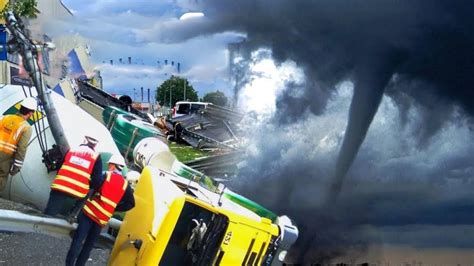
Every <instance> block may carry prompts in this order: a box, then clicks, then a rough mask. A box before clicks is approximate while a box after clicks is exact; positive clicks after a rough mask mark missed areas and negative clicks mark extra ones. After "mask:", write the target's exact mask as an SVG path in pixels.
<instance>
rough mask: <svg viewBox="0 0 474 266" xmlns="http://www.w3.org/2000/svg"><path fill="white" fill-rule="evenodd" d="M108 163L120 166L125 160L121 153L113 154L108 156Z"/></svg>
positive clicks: (123, 164)
mask: <svg viewBox="0 0 474 266" xmlns="http://www.w3.org/2000/svg"><path fill="white" fill-rule="evenodd" d="M108 163H113V164H115V165H119V166H122V167H124V166H125V160H124V159H123V157H122V155H117V154H113V155H112V157H110V159H109V161H108Z"/></svg>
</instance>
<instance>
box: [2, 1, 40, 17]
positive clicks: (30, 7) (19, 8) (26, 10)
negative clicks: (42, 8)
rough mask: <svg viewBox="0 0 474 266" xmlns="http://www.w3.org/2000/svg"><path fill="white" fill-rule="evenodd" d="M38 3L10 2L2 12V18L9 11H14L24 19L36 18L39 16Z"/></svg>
mask: <svg viewBox="0 0 474 266" xmlns="http://www.w3.org/2000/svg"><path fill="white" fill-rule="evenodd" d="M37 6H38V2H36V0H16V1H8V3H7V4H6V5H5V6H4V7H3V9H2V11H0V13H1V16H2V18H5V15H6V13H7V12H8V11H13V13H15V15H16V16H19V17H24V18H36V16H37V14H38V12H39V11H38V9H37Z"/></svg>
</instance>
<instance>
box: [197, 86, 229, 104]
mask: <svg viewBox="0 0 474 266" xmlns="http://www.w3.org/2000/svg"><path fill="white" fill-rule="evenodd" d="M203 101H205V102H210V103H213V104H215V105H219V106H225V105H226V104H227V97H226V96H225V94H224V93H223V92H221V91H219V90H217V91H215V92H209V93H207V94H206V95H204V97H203Z"/></svg>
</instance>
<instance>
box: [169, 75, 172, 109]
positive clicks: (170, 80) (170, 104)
mask: <svg viewBox="0 0 474 266" xmlns="http://www.w3.org/2000/svg"><path fill="white" fill-rule="evenodd" d="M169 88H170V108H171V91H172V90H173V88H172V87H171V79H170V84H169Z"/></svg>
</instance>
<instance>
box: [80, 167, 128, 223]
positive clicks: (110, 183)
mask: <svg viewBox="0 0 474 266" xmlns="http://www.w3.org/2000/svg"><path fill="white" fill-rule="evenodd" d="M126 189H127V181H126V180H125V178H123V177H122V176H121V175H120V174H117V173H113V172H107V178H106V179H105V180H104V183H103V184H102V187H100V189H99V193H98V194H97V195H95V196H94V197H93V198H92V199H90V200H88V201H87V202H86V205H85V206H84V208H83V210H84V213H85V214H86V215H87V216H88V217H89V218H91V219H92V220H93V221H94V222H96V223H97V224H99V225H100V226H104V225H106V224H107V223H108V222H109V220H110V218H111V217H112V215H113V214H114V211H115V208H116V207H117V204H118V203H119V202H120V200H121V199H122V197H123V195H124V194H125V190H126Z"/></svg>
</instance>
